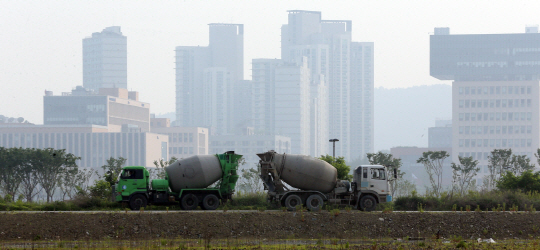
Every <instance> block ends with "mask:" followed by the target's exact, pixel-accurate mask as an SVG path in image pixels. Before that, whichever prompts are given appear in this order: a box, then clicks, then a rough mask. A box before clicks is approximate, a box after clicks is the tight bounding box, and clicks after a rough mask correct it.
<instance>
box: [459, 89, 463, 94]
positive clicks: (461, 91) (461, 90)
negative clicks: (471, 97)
mask: <svg viewBox="0 0 540 250" xmlns="http://www.w3.org/2000/svg"><path fill="white" fill-rule="evenodd" d="M459 94H460V95H463V87H459Z"/></svg>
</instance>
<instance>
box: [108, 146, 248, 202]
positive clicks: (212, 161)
mask: <svg viewBox="0 0 540 250" xmlns="http://www.w3.org/2000/svg"><path fill="white" fill-rule="evenodd" d="M240 158H242V155H238V154H235V153H234V152H233V151H228V152H226V153H224V154H216V155H195V156H191V157H188V158H185V159H181V160H178V161H177V162H175V163H173V164H171V165H170V166H167V167H165V179H154V180H151V181H150V173H149V172H148V170H147V169H146V168H145V167H141V166H127V167H124V168H122V171H121V173H120V175H119V177H118V182H117V183H116V185H114V186H113V200H114V201H117V202H123V203H127V204H128V205H129V208H131V209H132V210H139V209H140V208H141V207H146V206H147V205H148V204H155V205H168V204H171V203H177V202H179V203H180V207H181V208H182V209H184V210H193V209H196V208H197V207H199V206H200V207H201V208H202V209H204V210H215V209H217V208H218V206H219V204H220V201H221V202H225V201H227V200H228V199H230V198H231V196H232V194H233V193H234V189H235V186H236V182H237V181H238V177H239V176H238V174H237V170H238V160H240ZM214 183H217V184H216V185H214V187H210V186H211V185H212V184H214Z"/></svg>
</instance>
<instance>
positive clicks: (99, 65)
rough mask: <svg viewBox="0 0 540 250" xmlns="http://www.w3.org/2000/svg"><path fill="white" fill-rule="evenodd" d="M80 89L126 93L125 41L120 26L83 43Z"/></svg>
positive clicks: (88, 38) (107, 29)
mask: <svg viewBox="0 0 540 250" xmlns="http://www.w3.org/2000/svg"><path fill="white" fill-rule="evenodd" d="M83 86H84V87H85V88H87V89H90V90H93V91H98V90H99V89H100V88H123V89H127V39H126V37H125V36H124V35H122V32H121V31H120V27H119V26H112V27H107V28H105V29H104V30H103V31H101V32H95V33H93V34H92V36H91V37H87V38H84V39H83Z"/></svg>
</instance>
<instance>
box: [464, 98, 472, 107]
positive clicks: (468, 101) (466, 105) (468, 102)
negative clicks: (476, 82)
mask: <svg viewBox="0 0 540 250" xmlns="http://www.w3.org/2000/svg"><path fill="white" fill-rule="evenodd" d="M470 102H471V101H470V100H469V99H467V100H465V108H468V107H469V106H470V105H469V104H470Z"/></svg>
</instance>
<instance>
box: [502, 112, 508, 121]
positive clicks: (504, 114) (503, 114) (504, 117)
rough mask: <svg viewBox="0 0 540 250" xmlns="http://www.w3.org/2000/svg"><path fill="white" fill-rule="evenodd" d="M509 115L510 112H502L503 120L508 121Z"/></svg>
mask: <svg viewBox="0 0 540 250" xmlns="http://www.w3.org/2000/svg"><path fill="white" fill-rule="evenodd" d="M507 116H508V113H506V112H503V113H502V120H503V121H506V117H507Z"/></svg>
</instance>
